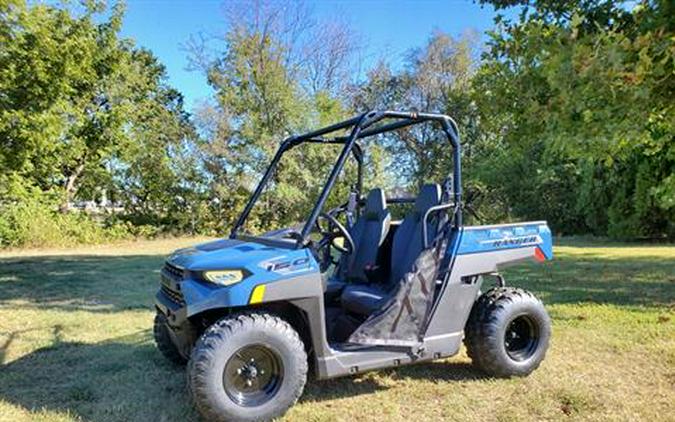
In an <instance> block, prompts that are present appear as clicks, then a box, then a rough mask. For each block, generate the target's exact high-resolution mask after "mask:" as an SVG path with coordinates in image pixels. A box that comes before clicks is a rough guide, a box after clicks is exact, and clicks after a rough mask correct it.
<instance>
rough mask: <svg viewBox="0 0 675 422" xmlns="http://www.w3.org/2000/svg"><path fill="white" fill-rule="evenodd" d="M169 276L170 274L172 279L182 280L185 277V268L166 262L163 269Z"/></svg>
mask: <svg viewBox="0 0 675 422" xmlns="http://www.w3.org/2000/svg"><path fill="white" fill-rule="evenodd" d="M162 272H164V273H165V274H166V275H167V276H169V277H170V278H171V279H173V280H175V281H180V280H182V279H183V275H184V274H183V270H181V269H180V268H178V267H174V266H173V265H171V264H168V263H167V264H164V269H163V271H162Z"/></svg>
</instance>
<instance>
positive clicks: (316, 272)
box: [154, 111, 553, 420]
mask: <svg viewBox="0 0 675 422" xmlns="http://www.w3.org/2000/svg"><path fill="white" fill-rule="evenodd" d="M418 124H427V125H435V126H436V127H437V128H438V129H439V130H440V131H442V133H443V134H444V136H445V137H447V141H448V148H451V149H452V156H453V169H452V175H451V177H448V179H447V180H446V181H445V182H444V183H442V185H439V184H427V185H424V186H422V187H421V189H420V190H419V193H418V194H417V196H416V197H413V198H386V197H385V194H384V192H383V190H382V189H380V188H374V189H372V190H370V191H369V192H367V193H364V192H362V188H363V186H362V185H363V169H362V167H363V164H364V160H363V154H362V150H361V147H360V145H361V144H362V143H363V142H367V141H369V140H376V139H379V137H376V135H379V134H384V133H386V132H390V131H394V130H400V129H404V128H406V127H410V126H413V125H418ZM336 133H337V134H341V133H342V135H336ZM331 134H332V135H333V136H332V137H328V135H331ZM305 143H314V144H331V145H336V144H337V145H338V146H339V147H340V148H341V152H340V154H339V156H338V158H337V161H336V163H335V165H334V167H333V168H332V170H331V172H330V175H329V176H328V178H327V181H326V183H325V185H324V187H323V189H322V191H321V193H320V195H319V198H318V200H317V202H316V204H315V205H314V207H313V209H312V210H311V212H310V213H309V215H308V216H307V219H306V221H305V222H304V225H301V226H297V227H293V228H286V229H279V230H275V231H274V232H270V233H268V234H265V235H261V236H254V235H250V234H247V233H246V232H244V230H243V227H245V224H246V221H247V219H248V218H249V215H250V214H251V210H252V208H253V207H254V205H255V204H256V202H257V201H258V199H259V197H260V196H261V194H262V193H263V190H264V189H265V188H266V187H267V186H268V185H269V184H270V183H272V181H273V177H274V174H275V171H276V169H277V168H278V164H279V162H280V160H282V157H283V155H284V153H285V152H287V151H289V150H290V149H292V148H296V147H299V146H300V145H302V144H305ZM350 157H353V158H354V159H355V161H356V163H357V167H358V177H357V179H358V180H357V182H356V183H355V185H354V187H353V188H352V191H351V192H350V193H349V195H348V197H346V198H344V205H342V206H338V207H336V208H333V209H330V210H326V209H324V206H325V204H326V201H327V198H328V196H329V194H330V193H331V190H332V189H333V187H334V185H335V184H336V180H337V179H338V177H339V175H340V174H341V172H342V171H343V168H344V167H345V163H346V161H347V160H348V159H349V158H350ZM460 157H461V154H460V141H459V133H458V128H457V126H456V124H455V123H454V121H453V120H452V119H451V118H449V117H448V116H445V115H440V114H431V113H417V112H397V111H372V112H369V113H365V114H362V115H359V116H356V117H354V118H352V119H350V120H346V121H343V122H340V123H337V124H335V125H332V126H329V127H326V128H323V129H319V130H316V131H313V132H310V133H306V134H304V135H300V136H293V137H290V138H288V139H286V140H285V141H284V142H282V143H281V146H280V147H279V150H278V151H277V153H276V155H275V156H274V158H273V160H272V162H271V163H270V165H269V167H268V168H267V171H266V172H265V174H264V176H263V177H262V180H261V181H260V183H259V185H258V186H257V188H256V189H255V191H254V192H253V194H252V195H251V198H250V199H249V201H248V203H247V205H246V207H245V208H244V210H243V212H242V213H241V215H240V217H239V219H238V221H237V222H236V224H235V225H234V227H233V228H232V231H231V234H230V236H229V238H227V239H221V240H217V241H213V242H209V243H205V244H202V245H198V246H195V247H192V248H188V249H181V250H178V251H176V252H174V253H173V254H172V255H171V256H170V257H169V258H168V259H167V261H166V264H165V266H164V268H163V269H162V272H161V288H160V290H159V292H158V293H157V296H156V307H157V315H156V318H155V326H154V335H155V341H156V343H157V346H158V348H159V350H160V351H161V352H162V353H163V354H164V355H165V356H166V357H167V358H169V359H171V360H172V361H174V362H189V363H188V367H187V372H188V388H189V390H190V392H191V394H192V397H193V400H194V402H195V405H196V406H197V409H198V410H199V412H200V413H201V414H202V415H203V416H204V417H205V419H207V420H265V419H271V418H274V417H277V416H280V415H282V414H283V413H284V412H285V411H286V410H287V409H288V408H289V407H290V406H292V405H293V404H294V403H295V401H296V400H297V399H298V397H300V395H301V394H302V391H303V388H304V386H305V382H306V379H307V375H308V373H311V375H313V376H315V377H317V378H319V379H325V378H332V377H338V376H342V375H349V374H355V373H360V372H363V371H369V370H373V369H379V368H387V367H394V366H400V365H405V364H411V363H420V362H428V361H431V360H434V359H442V358H445V357H448V356H452V355H455V354H456V353H457V352H458V351H459V348H460V344H461V342H462V340H464V343H465V345H466V348H467V352H468V355H469V357H470V358H471V359H472V361H473V363H474V365H475V366H476V367H478V368H479V369H481V370H483V371H484V372H486V373H487V374H489V375H493V376H499V377H509V376H523V375H527V374H529V373H530V372H532V371H533V370H534V369H536V368H537V367H538V366H539V364H540V362H541V361H542V360H543V359H544V354H545V353H546V349H547V347H548V342H549V337H550V334H551V327H550V320H549V317H548V314H547V313H546V310H545V309H544V307H543V305H542V303H541V302H540V301H539V300H538V299H536V298H535V297H534V296H533V295H532V294H531V293H528V292H526V291H524V290H521V289H518V288H512V287H506V286H505V285H504V284H505V283H504V279H503V278H502V277H501V276H500V275H499V274H498V273H497V272H496V271H497V270H498V268H499V267H500V266H502V265H506V264H511V263H515V262H519V261H523V260H536V261H544V260H547V259H552V257H553V256H552V240H551V232H550V230H549V228H548V227H547V225H546V222H543V221H537V222H526V223H516V224H499V225H490V226H464V225H463V224H462V210H463V207H462V183H461V167H460ZM395 204H408V205H407V207H408V208H409V212H408V213H407V214H406V215H405V217H404V218H403V219H402V220H400V221H393V220H392V218H391V213H390V210H389V207H390V206H391V205H395ZM487 276H489V277H490V279H495V280H497V286H496V287H493V288H491V289H488V290H487V291H485V292H484V293H482V294H481V285H482V283H483V280H484V278H487ZM309 368H311V371H310V369H309Z"/></svg>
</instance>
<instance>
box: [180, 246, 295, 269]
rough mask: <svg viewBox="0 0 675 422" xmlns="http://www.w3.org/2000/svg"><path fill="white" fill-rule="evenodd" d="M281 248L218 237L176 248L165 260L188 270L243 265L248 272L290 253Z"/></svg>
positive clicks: (264, 266) (228, 267) (241, 266)
mask: <svg viewBox="0 0 675 422" xmlns="http://www.w3.org/2000/svg"><path fill="white" fill-rule="evenodd" d="M292 252H293V251H291V250H289V249H285V248H279V247H274V246H268V245H263V244H261V243H256V242H245V241H242V240H237V239H219V240H215V241H212V242H207V243H202V244H199V245H196V246H193V247H190V248H184V249H178V250H177V251H175V252H174V253H172V254H171V255H170V256H169V258H168V259H167V262H168V263H169V264H171V265H173V266H176V267H179V268H184V269H186V270H189V271H206V270H220V269H235V268H247V269H249V270H250V271H252V272H255V271H256V270H257V269H260V268H266V267H267V265H269V262H271V261H277V260H278V259H282V258H284V257H285V256H288V255H291V254H292Z"/></svg>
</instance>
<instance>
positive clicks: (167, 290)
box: [161, 263, 185, 306]
mask: <svg viewBox="0 0 675 422" xmlns="http://www.w3.org/2000/svg"><path fill="white" fill-rule="evenodd" d="M183 276H184V271H183V270H181V269H180V268H178V267H174V266H173V265H171V264H168V263H167V264H164V268H162V274H161V278H162V284H161V290H162V292H163V293H164V295H165V296H167V297H168V298H169V299H171V301H172V302H174V303H176V304H178V305H181V306H182V305H185V300H184V299H183V293H181V291H180V282H181V281H182V280H183Z"/></svg>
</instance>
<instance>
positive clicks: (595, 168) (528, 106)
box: [476, 0, 675, 237]
mask: <svg viewBox="0 0 675 422" xmlns="http://www.w3.org/2000/svg"><path fill="white" fill-rule="evenodd" d="M492 3H493V4H494V5H495V6H496V7H498V8H501V7H508V6H513V5H518V6H521V7H523V9H522V13H521V15H520V17H519V19H518V20H517V21H515V22H511V21H508V20H505V19H504V18H502V17H499V18H498V20H497V22H498V27H497V29H496V31H495V32H493V33H492V35H491V37H492V39H491V41H490V50H489V51H488V52H487V54H486V55H485V57H484V65H483V66H482V68H481V70H480V73H479V76H478V79H477V82H476V84H477V87H478V91H480V92H483V93H484V95H482V96H481V97H480V98H478V99H477V101H478V102H479V105H480V108H481V111H482V113H483V115H484V116H486V117H485V119H484V120H485V121H486V122H490V130H491V131H493V132H495V133H500V134H501V135H502V139H503V144H502V145H503V151H502V152H500V153H498V154H497V156H498V157H499V158H497V159H495V160H492V161H491V162H489V166H488V167H489V170H488V167H486V172H485V173H484V177H485V180H486V181H487V183H490V184H498V183H501V184H502V186H503V192H505V194H506V196H508V198H509V202H510V203H511V204H512V205H513V211H514V213H515V214H517V215H519V216H522V217H534V215H535V214H536V215H539V216H544V217H545V218H547V219H549V220H550V221H551V222H552V224H553V227H554V228H555V229H556V230H557V231H558V232H562V233H575V232H577V233H578V232H588V231H590V232H593V233H596V234H609V235H612V236H615V237H643V236H649V237H654V236H656V237H660V236H664V235H670V236H672V235H673V234H674V233H675V231H674V230H675V226H674V225H673V221H675V214H674V213H675V207H674V206H673V202H674V201H673V187H672V186H673V183H672V181H673V180H675V176H673V171H674V166H675V160H674V159H673V157H674V156H675V154H674V151H675V149H674V148H675V139H674V138H673V137H674V135H673V134H674V133H675V132H674V130H673V129H674V128H673V122H675V108H674V107H673V103H672V98H673V91H674V85H675V78H674V76H673V71H672V70H673V55H672V48H673V41H672V40H673V20H672V16H673V6H672V4H671V3H670V2H661V1H656V2H641V3H639V4H637V5H636V6H635V7H634V8H633V9H628V8H627V7H625V6H624V5H623V4H622V3H620V2H619V3H617V2H613V1H590V0H589V1H584V2H549V1H541V2H535V3H534V4H532V3H531V2H525V1H505V2H502V1H497V2H492ZM521 183H524V184H525V186H526V189H523V185H521ZM542 198H543V199H544V200H542Z"/></svg>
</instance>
